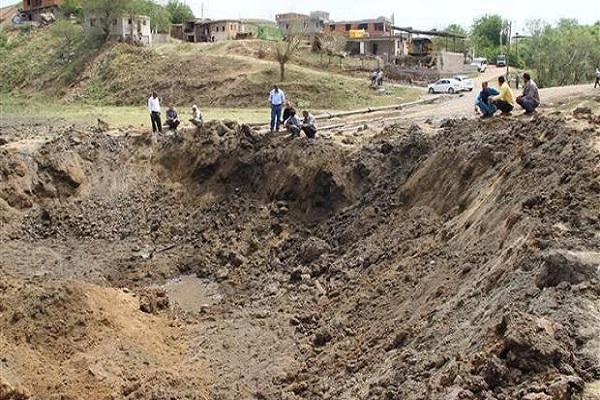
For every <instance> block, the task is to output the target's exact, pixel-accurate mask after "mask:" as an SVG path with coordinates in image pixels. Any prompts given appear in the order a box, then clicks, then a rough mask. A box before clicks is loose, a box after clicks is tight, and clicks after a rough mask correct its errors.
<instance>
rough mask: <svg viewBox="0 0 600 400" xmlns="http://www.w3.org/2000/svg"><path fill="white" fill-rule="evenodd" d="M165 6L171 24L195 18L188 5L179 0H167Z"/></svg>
mask: <svg viewBox="0 0 600 400" xmlns="http://www.w3.org/2000/svg"><path fill="white" fill-rule="evenodd" d="M165 8H166V10H167V12H168V13H169V15H170V18H171V23H172V24H181V23H183V22H185V21H191V20H193V19H194V18H195V17H194V13H193V12H192V9H191V8H190V6H188V5H187V4H185V3H183V2H181V1H179V0H169V1H168V2H167V5H166V6H165Z"/></svg>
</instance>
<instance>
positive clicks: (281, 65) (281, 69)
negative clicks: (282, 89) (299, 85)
mask: <svg viewBox="0 0 600 400" xmlns="http://www.w3.org/2000/svg"><path fill="white" fill-rule="evenodd" d="M279 76H280V78H281V81H282V82H283V79H284V78H285V62H282V61H279Z"/></svg>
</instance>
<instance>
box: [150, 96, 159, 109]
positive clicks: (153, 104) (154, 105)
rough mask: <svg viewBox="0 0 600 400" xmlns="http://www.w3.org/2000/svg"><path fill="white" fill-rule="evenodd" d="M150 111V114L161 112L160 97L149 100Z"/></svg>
mask: <svg viewBox="0 0 600 400" xmlns="http://www.w3.org/2000/svg"><path fill="white" fill-rule="evenodd" d="M148 111H149V112H160V101H159V100H158V97H152V96H150V98H149V99H148Z"/></svg>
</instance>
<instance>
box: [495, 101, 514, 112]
mask: <svg viewBox="0 0 600 400" xmlns="http://www.w3.org/2000/svg"><path fill="white" fill-rule="evenodd" d="M494 105H495V106H496V107H498V110H500V111H502V113H509V112H511V111H512V110H513V109H514V108H515V107H514V106H513V105H512V104H510V103H509V102H507V101H504V100H496V101H495V102H494Z"/></svg>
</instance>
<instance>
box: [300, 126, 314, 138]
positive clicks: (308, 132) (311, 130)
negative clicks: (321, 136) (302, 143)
mask: <svg viewBox="0 0 600 400" xmlns="http://www.w3.org/2000/svg"><path fill="white" fill-rule="evenodd" d="M302 130H303V131H304V134H305V135H306V137H307V138H311V139H312V138H314V137H315V135H316V134H317V130H316V129H315V128H314V127H313V126H303V127H302Z"/></svg>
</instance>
